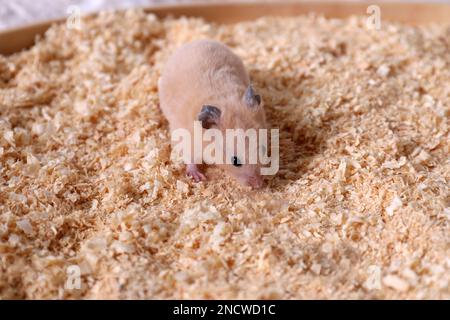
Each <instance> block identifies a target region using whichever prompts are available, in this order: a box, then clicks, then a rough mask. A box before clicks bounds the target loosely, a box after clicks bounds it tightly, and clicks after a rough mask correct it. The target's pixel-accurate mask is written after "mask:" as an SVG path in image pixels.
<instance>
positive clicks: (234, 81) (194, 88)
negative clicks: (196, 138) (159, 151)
mask: <svg viewBox="0 0 450 320" xmlns="http://www.w3.org/2000/svg"><path fill="white" fill-rule="evenodd" d="M248 84H249V78H248V75H247V72H246V71H245V67H244V65H243V63H242V61H241V60H240V59H239V57H237V56H236V55H235V54H234V53H233V52H232V51H231V50H230V49H229V48H228V47H226V46H225V45H223V44H221V43H220V42H217V41H212V40H196V41H193V42H191V43H188V44H186V45H183V46H182V47H180V48H179V49H178V50H176V51H175V52H174V53H173V54H172V56H171V57H170V58H169V59H168V61H167V63H166V66H165V68H164V70H163V72H162V75H161V78H160V81H159V83H158V86H159V97H160V105H161V110H162V111H163V113H164V115H165V116H166V118H167V119H168V121H169V123H170V125H171V128H175V127H180V126H181V127H184V125H183V124H182V123H180V119H178V118H177V117H180V116H183V117H185V118H187V119H186V120H187V121H189V122H188V123H192V121H194V120H195V119H196V117H197V114H198V112H199V111H200V109H201V107H202V105H203V104H205V103H214V102H216V101H217V100H218V99H220V97H221V96H226V95H227V94H228V93H227V91H229V90H230V89H231V90H233V89H235V87H236V86H244V87H246V86H247V85H248Z"/></svg>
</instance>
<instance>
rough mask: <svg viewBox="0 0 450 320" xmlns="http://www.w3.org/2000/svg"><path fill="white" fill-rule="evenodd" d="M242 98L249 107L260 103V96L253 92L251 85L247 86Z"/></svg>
mask: <svg viewBox="0 0 450 320" xmlns="http://www.w3.org/2000/svg"><path fill="white" fill-rule="evenodd" d="M244 100H245V104H246V105H247V106H248V107H249V108H254V107H257V106H259V105H260V104H261V96H260V95H259V94H255V92H254V91H253V88H252V86H251V85H250V86H248V88H247V90H246V91H245V95H244Z"/></svg>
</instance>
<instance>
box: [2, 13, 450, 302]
mask: <svg viewBox="0 0 450 320" xmlns="http://www.w3.org/2000/svg"><path fill="white" fill-rule="evenodd" d="M199 38H211V39H216V40H219V41H222V42H224V43H225V44H227V45H228V46H230V47H231V48H232V49H233V50H234V51H235V52H236V53H237V54H238V55H239V56H240V57H241V58H242V59H243V61H244V63H245V65H246V66H247V67H248V70H249V72H250V75H251V78H252V81H253V83H254V86H255V87H256V88H258V90H259V92H260V93H261V95H262V96H263V97H264V100H265V103H266V110H267V116H268V120H269V122H270V124H271V126H272V127H273V128H279V129H280V153H281V155H280V158H281V159H280V170H279V172H278V174H277V175H276V176H274V177H267V178H266V187H265V188H264V189H263V190H261V191H251V190H248V189H246V188H245V187H241V186H240V185H239V184H238V183H236V182H235V181H232V180H230V179H229V178H228V177H227V176H225V175H224V174H222V173H221V172H220V171H219V170H217V169H215V168H210V169H208V171H207V172H206V174H207V175H208V177H209V180H208V181H207V182H205V183H200V184H196V183H193V182H192V181H191V180H190V179H189V178H187V177H186V176H185V173H184V167H183V165H182V163H180V162H179V161H172V158H173V155H172V154H171V148H170V136H169V133H168V128H167V122H166V121H165V119H164V118H163V116H162V114H161V112H160V110H159V106H158V103H159V101H158V94H157V81H158V78H159V75H160V72H161V70H162V68H163V66H164V63H165V61H166V59H167V57H168V56H169V54H171V52H173V50H174V49H175V48H177V47H178V46H180V45H181V44H183V43H186V42H188V41H191V40H194V39H199ZM449 40H450V26H448V25H428V26H420V27H411V26H407V25H401V24H395V23H389V22H387V21H382V28H381V30H372V29H368V28H367V26H366V23H365V17H350V18H348V19H344V20H340V19H326V18H324V17H321V16H314V15H310V16H299V17H294V18H270V17H265V18H261V19H258V20H256V21H249V22H242V23H238V24H232V25H218V24H213V23H208V22H205V21H203V20H201V19H191V18H189V19H188V18H178V19H175V18H166V19H158V18H157V17H155V16H154V15H152V14H147V13H144V12H143V11H140V10H134V11H124V12H115V13H112V12H109V13H101V14H99V15H98V16H95V17H89V18H85V19H83V28H82V29H81V30H76V29H68V28H67V27H66V26H65V25H64V24H61V25H55V26H53V27H51V28H50V29H49V30H48V31H47V32H46V34H45V36H43V37H42V38H41V39H40V40H39V41H38V42H37V43H36V45H34V46H33V47H32V48H30V49H28V50H24V51H22V52H20V53H16V54H14V55H12V56H8V57H0V70H1V71H0V72H1V75H0V172H1V174H0V238H1V241H0V298H3V299H6V298H28V299H36V298H39V299H46V298H52V299H53V298H62V299H79V298H89V299H97V298H121V299H125V298H157V299H166V298H175V299H188V298H189V299H197V298H200V299H273V298H277V299H303V298H310V299H318V298H320V299H324V298H326V299H331V298H333V299H342V298H357V299H369V298H377V299H393V298H411V299H412V298H419V299H449V298H450V292H449V281H450V259H449V256H450V254H449V253H450V246H449V243H450V241H449V240H450V238H449V235H450V230H449V216H450V214H449V212H450V203H449V196H450V195H449V187H448V186H449V179H450V157H449V154H450V152H449V151H450V150H449V147H450V145H449V141H450V139H449V114H450V55H449V46H450V43H449ZM400 199H401V200H400ZM73 266H76V267H78V268H79V270H80V273H79V276H80V277H81V288H75V289H74V288H71V287H70V286H68V285H67V281H68V277H69V276H70V274H69V273H68V270H72V269H73ZM74 270H78V269H76V268H75V269H74ZM378 272H379V274H378Z"/></svg>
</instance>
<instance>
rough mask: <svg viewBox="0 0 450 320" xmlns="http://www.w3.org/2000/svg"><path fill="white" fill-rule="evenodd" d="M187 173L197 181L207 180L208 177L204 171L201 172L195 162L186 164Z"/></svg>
mask: <svg viewBox="0 0 450 320" xmlns="http://www.w3.org/2000/svg"><path fill="white" fill-rule="evenodd" d="M186 174H187V175H188V176H189V177H191V178H192V179H194V181H195V182H200V181H204V180H206V177H205V175H204V174H203V173H201V172H200V170H199V169H198V167H197V165H195V164H188V165H187V166H186Z"/></svg>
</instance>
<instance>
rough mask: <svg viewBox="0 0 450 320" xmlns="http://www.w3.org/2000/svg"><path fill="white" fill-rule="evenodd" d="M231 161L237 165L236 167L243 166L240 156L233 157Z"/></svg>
mask: <svg viewBox="0 0 450 320" xmlns="http://www.w3.org/2000/svg"><path fill="white" fill-rule="evenodd" d="M231 163H232V164H233V166H235V167H240V166H242V163H241V160H239V158H238V157H236V156H234V157H231Z"/></svg>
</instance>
